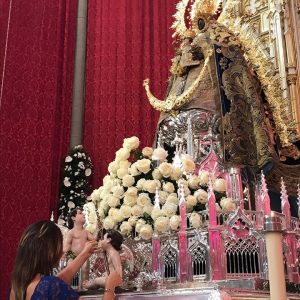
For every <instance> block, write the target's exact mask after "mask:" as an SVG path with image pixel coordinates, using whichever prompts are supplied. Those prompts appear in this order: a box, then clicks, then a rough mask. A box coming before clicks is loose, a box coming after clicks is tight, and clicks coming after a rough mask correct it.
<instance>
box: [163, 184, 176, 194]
mask: <svg viewBox="0 0 300 300" xmlns="http://www.w3.org/2000/svg"><path fill="white" fill-rule="evenodd" d="M163 190H164V191H166V192H168V193H169V194H172V193H174V191H175V187H174V184H173V183H172V182H166V183H164V185H163Z"/></svg>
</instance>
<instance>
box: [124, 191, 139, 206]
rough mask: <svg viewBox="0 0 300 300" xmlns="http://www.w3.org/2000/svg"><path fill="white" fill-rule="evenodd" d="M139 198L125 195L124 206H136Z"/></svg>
mask: <svg viewBox="0 0 300 300" xmlns="http://www.w3.org/2000/svg"><path fill="white" fill-rule="evenodd" d="M136 200H137V197H136V196H131V195H127V194H125V196H124V204H125V205H128V206H131V207H132V206H134V205H135V204H136Z"/></svg>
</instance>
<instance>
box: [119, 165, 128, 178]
mask: <svg viewBox="0 0 300 300" xmlns="http://www.w3.org/2000/svg"><path fill="white" fill-rule="evenodd" d="M127 174H128V168H127V169H126V168H121V169H118V170H117V176H118V177H119V178H121V179H122V178H123V177H124V176H125V175H127Z"/></svg>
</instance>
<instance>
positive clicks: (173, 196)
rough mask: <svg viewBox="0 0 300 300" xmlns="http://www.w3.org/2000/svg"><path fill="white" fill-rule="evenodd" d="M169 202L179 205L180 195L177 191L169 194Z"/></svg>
mask: <svg viewBox="0 0 300 300" xmlns="http://www.w3.org/2000/svg"><path fill="white" fill-rule="evenodd" d="M166 202H167V203H173V204H175V205H178V202H179V201H178V197H177V194H176V193H172V194H170V195H169V196H168V198H167V201H166Z"/></svg>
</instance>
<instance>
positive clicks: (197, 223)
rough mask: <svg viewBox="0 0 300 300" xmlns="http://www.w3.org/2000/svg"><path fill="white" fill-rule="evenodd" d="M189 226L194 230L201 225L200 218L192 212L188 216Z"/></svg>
mask: <svg viewBox="0 0 300 300" xmlns="http://www.w3.org/2000/svg"><path fill="white" fill-rule="evenodd" d="M190 221H191V225H192V227H194V228H199V227H201V225H202V221H201V217H200V215H199V214H197V213H196V212H193V213H192V214H191V216H190Z"/></svg>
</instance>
